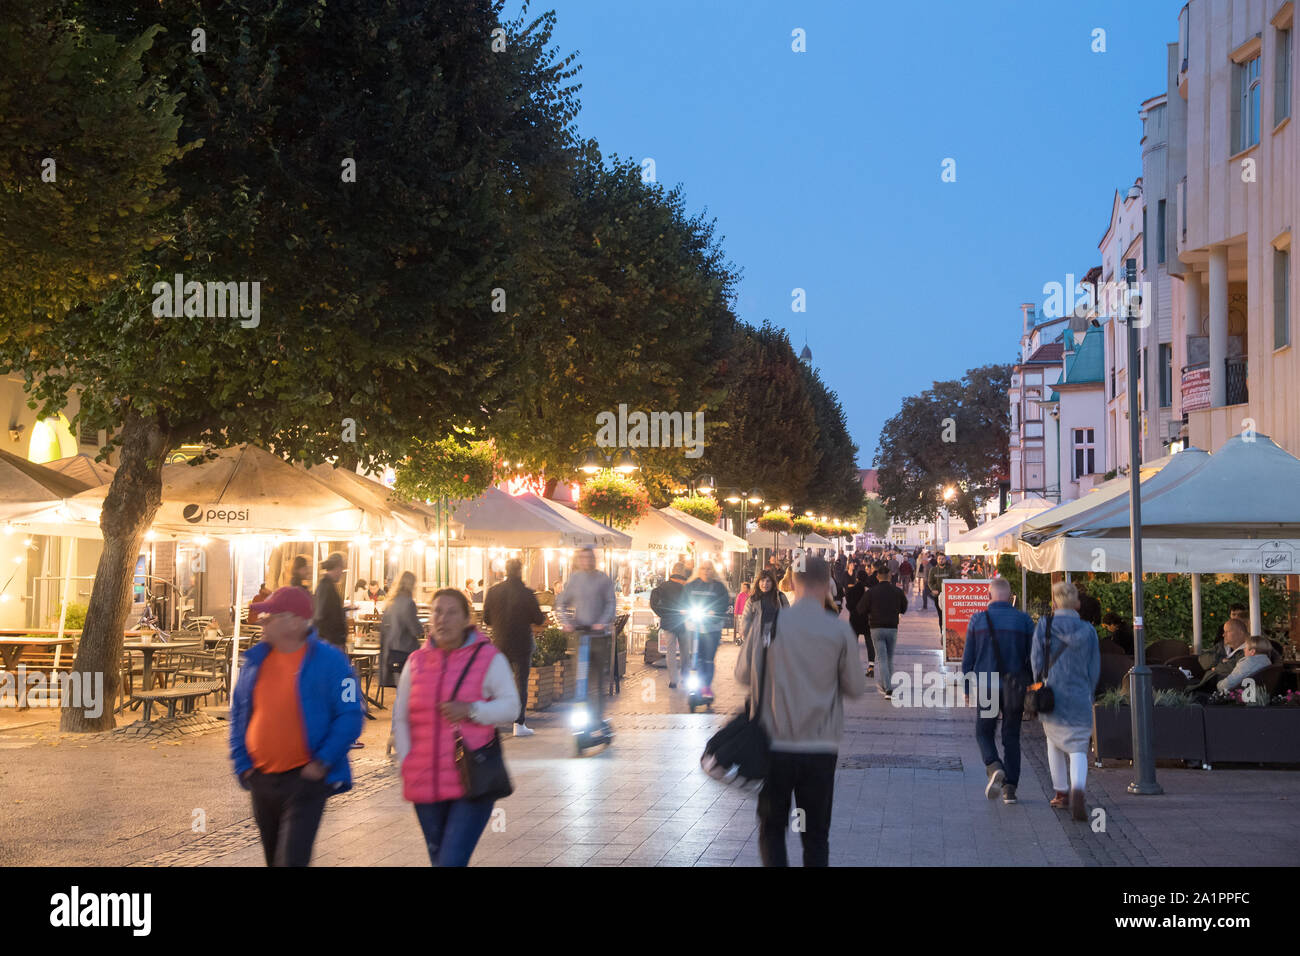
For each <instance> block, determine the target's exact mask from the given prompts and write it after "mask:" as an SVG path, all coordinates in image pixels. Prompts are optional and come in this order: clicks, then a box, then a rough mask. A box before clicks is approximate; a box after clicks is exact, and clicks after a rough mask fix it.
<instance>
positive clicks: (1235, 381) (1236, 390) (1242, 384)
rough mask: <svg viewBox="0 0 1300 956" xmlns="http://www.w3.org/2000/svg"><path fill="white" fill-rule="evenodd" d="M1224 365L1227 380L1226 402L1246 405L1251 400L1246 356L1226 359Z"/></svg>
mask: <svg viewBox="0 0 1300 956" xmlns="http://www.w3.org/2000/svg"><path fill="white" fill-rule="evenodd" d="M1223 366H1224V377H1225V381H1226V382H1227V395H1226V396H1225V403H1226V404H1228V405H1245V404H1246V403H1247V402H1248V401H1250V392H1249V391H1248V390H1247V388H1246V360H1245V359H1244V358H1230V359H1224V362H1223Z"/></svg>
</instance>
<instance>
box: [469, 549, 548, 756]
mask: <svg viewBox="0 0 1300 956" xmlns="http://www.w3.org/2000/svg"><path fill="white" fill-rule="evenodd" d="M483 623H484V624H486V625H488V626H489V627H490V628H492V643H493V644H495V645H496V646H497V649H498V650H500V651H501V653H502V654H504V655H505V656H506V660H508V661H509V662H510V667H511V669H512V670H513V671H514V672H515V685H516V686H517V687H518V688H519V716H518V718H516V720H515V736H516V737H531V736H532V735H533V734H534V733H536V731H534V730H533V729H532V728H531V727H529V726H528V725H527V724H526V723H525V720H526V719H527V716H528V715H527V713H526V711H527V704H528V672H529V671H530V670H531V669H532V664H533V625H534V624H545V623H546V615H545V614H543V613H542V609H541V607H540V606H539V605H538V603H537V595H535V594H533V592H532V590H531V589H530V588H529V587H528V585H526V584H524V564H523V562H522V561H520V560H519V559H518V558H511V559H510V560H509V561H507V562H506V579H505V580H504V581H502V582H501V583H500V584H494V585H492V587H491V588H490V589H489V590H488V593H487V597H485V598H484V599H483Z"/></svg>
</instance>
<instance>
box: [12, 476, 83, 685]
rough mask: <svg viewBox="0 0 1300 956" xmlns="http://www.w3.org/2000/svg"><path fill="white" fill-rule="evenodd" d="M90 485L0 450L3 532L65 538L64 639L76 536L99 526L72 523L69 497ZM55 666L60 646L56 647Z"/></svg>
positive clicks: (61, 609)
mask: <svg viewBox="0 0 1300 956" xmlns="http://www.w3.org/2000/svg"><path fill="white" fill-rule="evenodd" d="M88 487H89V482H85V481H81V480H79V479H77V478H74V477H71V476H69V475H65V474H63V473H62V472H60V471H58V470H55V469H52V468H47V467H46V466H44V465H38V464H36V463H35V462H30V461H28V460H27V459H25V458H19V457H18V456H17V455H13V454H10V453H9V452H7V451H0V524H2V525H3V527H4V530H5V531H6V532H9V533H12V532H13V531H22V532H23V533H26V534H45V535H50V536H57V537H63V538H66V539H67V544H66V546H65V554H64V560H63V592H62V596H61V598H60V600H59V631H58V636H59V638H60V639H62V638H63V632H64V628H65V627H66V625H67V620H68V603H69V598H70V596H71V594H72V562H73V556H74V554H75V553H76V539H77V538H78V537H92V538H98V537H99V536H100V535H99V528H98V526H97V525H92V524H91V523H89V522H86V521H82V522H80V523H79V525H78V523H77V522H74V520H73V515H72V512H71V511H70V510H69V507H68V502H69V501H70V499H72V498H73V497H75V496H76V495H78V494H80V493H81V492H82V491H84V490H86V488H88ZM54 653H55V657H54V664H55V667H58V663H59V656H60V655H61V653H62V648H58V649H56V650H55V652H54Z"/></svg>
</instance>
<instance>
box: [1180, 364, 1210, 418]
mask: <svg viewBox="0 0 1300 956" xmlns="http://www.w3.org/2000/svg"><path fill="white" fill-rule="evenodd" d="M1209 407H1210V370H1209V369H1208V368H1193V369H1188V370H1187V371H1185V372H1183V411H1185V412H1195V411H1198V410H1200V409H1202V408H1209Z"/></svg>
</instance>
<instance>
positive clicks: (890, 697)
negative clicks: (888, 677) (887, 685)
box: [876, 687, 894, 700]
mask: <svg viewBox="0 0 1300 956" xmlns="http://www.w3.org/2000/svg"><path fill="white" fill-rule="evenodd" d="M876 693H877V694H879V695H880V696H881V697H883V698H885V700H893V699H894V695H893V694H891V693H890V692H889V691H887V690H884V689H883V688H880V687H877V688H876Z"/></svg>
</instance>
